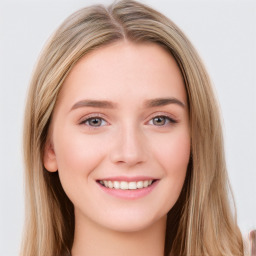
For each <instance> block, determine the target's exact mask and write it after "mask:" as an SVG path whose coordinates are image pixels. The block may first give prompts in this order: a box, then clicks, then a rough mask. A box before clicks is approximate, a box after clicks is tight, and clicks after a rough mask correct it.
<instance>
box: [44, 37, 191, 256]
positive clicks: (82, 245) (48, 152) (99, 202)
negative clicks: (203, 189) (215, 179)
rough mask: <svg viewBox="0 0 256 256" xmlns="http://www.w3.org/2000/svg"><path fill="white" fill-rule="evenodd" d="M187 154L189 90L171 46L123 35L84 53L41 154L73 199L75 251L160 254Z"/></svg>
mask: <svg viewBox="0 0 256 256" xmlns="http://www.w3.org/2000/svg"><path fill="white" fill-rule="evenodd" d="M189 157H190V131H189V118H188V103H187V96H186V90H185V86H184V82H183V78H182V75H181V73H180V70H179V68H178V66H177V64H176V62H175V60H174V59H173V57H172V56H171V55H170V54H169V53H168V52H167V51H166V50H165V49H163V48H161V47H160V46H158V45H156V44H153V43H152V44H134V43H130V42H126V41H120V42H118V43H114V44H111V45H108V46H104V47H102V48H100V49H97V50H95V51H93V52H91V53H89V54H87V55H86V56H84V57H83V58H82V59H81V60H80V61H79V62H78V63H77V64H76V65H75V66H74V67H73V69H72V70H71V72H70V73H69V75H68V76H67V78H66V80H65V82H64V84H63V87H62V89H61V92H60V94H59V97H58V100H57V104H56V107H55V110H54V114H53V118H52V121H51V125H50V130H49V134H48V140H47V143H46V147H45V154H44V165H45V167H46V169H47V170H48V171H50V172H55V171H57V170H58V172H59V177H60V180H61V183H62V186H63V188H64V190H65V192H66V194H67V196H68V197H69V198H70V200H71V201H72V203H73V204H74V209H75V237H74V245H73V248H72V256H78V255H129V256H130V255H163V253H164V239H165V226H166V215H167V213H168V211H169V210H170V209H171V208H172V206H173V205H174V204H175V202H176V201H177V199H178V196H179V194H180V191H181V189H182V186H183V183H184V179H185V175H186V170H187V165H188V162H189ZM109 181H110V183H109ZM148 181H149V182H150V183H151V181H153V182H152V184H151V185H150V186H148V187H146V188H141V184H142V183H141V182H143V184H144V182H146V186H147V182H148ZM104 182H105V183H104ZM114 182H115V184H116V186H117V187H116V188H111V187H112V186H114ZM117 182H118V183H117ZM121 182H124V183H123V187H122V188H123V189H120V186H121ZM128 182H133V184H132V185H130V189H127V185H126V184H128V188H129V183H128ZM112 183H113V184H112ZM135 183H136V186H137V187H136V188H137V189H135ZM104 184H105V185H106V186H107V187H105V186H104ZM109 184H110V185H109ZM118 184H119V185H118ZM118 186H119V188H118ZM125 188H126V189H125ZM124 189H125V190H124Z"/></svg>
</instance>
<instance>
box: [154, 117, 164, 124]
mask: <svg viewBox="0 0 256 256" xmlns="http://www.w3.org/2000/svg"><path fill="white" fill-rule="evenodd" d="M164 123H165V119H164V118H163V117H156V118H155V119H154V124H156V125H164Z"/></svg>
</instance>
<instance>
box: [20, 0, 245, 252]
mask: <svg viewBox="0 0 256 256" xmlns="http://www.w3.org/2000/svg"><path fill="white" fill-rule="evenodd" d="M118 40H128V41H131V42H134V43H143V42H147V43H148V42H152V43H156V44H159V45H161V46H162V47H164V48H165V49H167V50H168V51H169V52H170V54H171V55H172V56H173V57H174V58H175V60H176V62H177V64H178V66H179V68H180V70H181V72H182V74H183V78H184V82H185V86H186V91H187V96H188V101H189V115H190V129H191V145H192V146H191V159H190V163H189V165H188V170H187V176H186V180H185V183H184V186H183V189H182V192H181V195H180V197H179V199H178V201H177V202H176V204H175V206H174V207H173V208H172V209H171V210H170V212H169V213H168V219H167V229H166V243H165V255H170V254H172V255H175V256H176V255H187V256H189V255H205V256H206V255H214V256H217V255H243V242H242V237H241V234H240V231H239V229H238V226H237V223H236V216H234V215H235V214H233V213H232V211H231V208H230V204H229V201H230V199H229V197H230V196H231V198H232V193H231V192H230V187H229V183H228V177H227V171H226V164H225V157H224V149H223V138H222V130H221V123H220V117H219V110H218V106H217V103H216V100H215V97H214V93H213V91H212V88H211V83H210V80H209V77H208V75H207V72H206V70H205V68H204V66H203V64H202V61H201V60H200V58H199V56H198V54H197V52H196V51H195V49H194V47H193V46H192V45H191V43H190V42H189V40H188V39H187V38H186V36H185V35H184V34H183V33H182V32H181V30H180V29H179V28H178V27H177V26H176V25H175V24H174V23H173V22H172V21H170V20H169V19H168V18H166V17H165V16H163V15H162V14H160V13H158V12H157V11H155V10H153V9H151V8H149V7H147V6H145V5H142V4H140V3H138V2H135V1H130V0H128V1H126V0H124V1H119V2H116V3H114V4H112V5H111V6H109V7H108V8H105V7H104V6H101V5H97V6H92V7H88V8H84V9H81V10H79V11H77V12H76V13H74V14H73V15H71V16H70V17H68V18H67V19H66V20H65V21H64V23H63V24H62V25H61V26H60V27H59V28H58V30H57V31H56V32H55V33H54V35H53V36H52V37H51V39H50V40H49V41H48V43H47V45H46V46H45V48H44V50H43V52H42V54H41V56H40V58H39V61H38V63H37V66H36V69H35V71H34V74H33V77H32V80H31V84H30V90H29V95H28V100H27V106H26V111H25V123H24V159H25V171H26V172H25V183H26V184H25V187H26V221H25V227H24V234H23V243H22V245H23V246H22V249H21V255H22V256H50V255H52V256H57V255H58V256H60V255H69V254H70V251H71V248H72V243H73V238H74V209H73V205H72V203H71V202H70V200H69V199H68V197H67V196H66V194H65V192H64V191H63V189H62V186H61V184H60V181H59V177H58V172H56V173H50V172H48V171H46V170H45V168H44V166H43V160H42V159H43V151H44V146H45V141H46V137H47V133H48V127H49V124H50V122H51V115H52V113H53V109H54V106H55V102H56V99H57V97H58V94H59V91H60V89H61V87H62V84H63V81H64V80H65V78H66V76H67V75H68V73H69V72H70V70H71V69H72V67H73V66H74V65H75V64H76V62H77V61H78V60H79V59H80V58H81V57H82V56H84V55H85V54H87V53H88V52H90V51H94V50H95V49H97V48H99V47H102V46H104V45H107V44H111V43H112V42H115V41H118ZM233 211H234V212H235V209H233Z"/></svg>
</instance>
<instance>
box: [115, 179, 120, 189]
mask: <svg viewBox="0 0 256 256" xmlns="http://www.w3.org/2000/svg"><path fill="white" fill-rule="evenodd" d="M114 188H115V189H119V188H120V183H119V182H118V181H114Z"/></svg>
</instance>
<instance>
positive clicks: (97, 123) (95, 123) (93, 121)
mask: <svg viewBox="0 0 256 256" xmlns="http://www.w3.org/2000/svg"><path fill="white" fill-rule="evenodd" d="M81 124H85V125H88V126H91V127H101V126H104V125H106V124H107V122H106V121H105V120H104V119H103V118H100V117H90V118H88V119H86V120H84V121H82V122H81Z"/></svg>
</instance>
